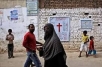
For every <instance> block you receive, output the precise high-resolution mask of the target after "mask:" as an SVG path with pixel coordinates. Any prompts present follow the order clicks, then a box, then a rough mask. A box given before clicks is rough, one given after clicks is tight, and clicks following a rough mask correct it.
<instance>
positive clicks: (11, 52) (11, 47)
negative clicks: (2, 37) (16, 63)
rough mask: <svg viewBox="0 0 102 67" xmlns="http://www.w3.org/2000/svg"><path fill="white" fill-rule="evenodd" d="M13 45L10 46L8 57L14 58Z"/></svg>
mask: <svg viewBox="0 0 102 67" xmlns="http://www.w3.org/2000/svg"><path fill="white" fill-rule="evenodd" d="M13 48H14V46H13V44H8V57H13Z"/></svg>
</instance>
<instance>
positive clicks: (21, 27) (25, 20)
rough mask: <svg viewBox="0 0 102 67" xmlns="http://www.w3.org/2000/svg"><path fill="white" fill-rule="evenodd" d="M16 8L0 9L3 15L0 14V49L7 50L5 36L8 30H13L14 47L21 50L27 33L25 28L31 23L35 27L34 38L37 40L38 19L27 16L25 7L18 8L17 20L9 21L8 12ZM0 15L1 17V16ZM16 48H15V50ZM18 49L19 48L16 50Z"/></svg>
mask: <svg viewBox="0 0 102 67" xmlns="http://www.w3.org/2000/svg"><path fill="white" fill-rule="evenodd" d="M14 9H16V8H9V9H1V11H3V14H0V17H1V18H2V22H1V23H2V25H0V48H3V49H5V50H6V49H7V48H6V46H7V42H6V40H5V37H6V35H7V34H8V29H12V30H13V34H14V37H15V39H14V45H15V49H20V48H22V47H21V46H22V40H23V36H24V34H25V33H26V32H27V31H28V29H27V26H28V25H29V24H30V23H32V24H34V25H35V32H34V33H35V36H36V39H37V40H38V31H37V30H38V23H37V22H38V17H37V16H27V12H26V11H27V9H26V7H22V8H19V11H20V13H19V12H18V13H19V15H18V20H13V21H11V20H10V11H11V10H14ZM1 15H2V16H1ZM19 46H20V47H19ZM16 47H17V48H16ZM18 47H19V48H18Z"/></svg>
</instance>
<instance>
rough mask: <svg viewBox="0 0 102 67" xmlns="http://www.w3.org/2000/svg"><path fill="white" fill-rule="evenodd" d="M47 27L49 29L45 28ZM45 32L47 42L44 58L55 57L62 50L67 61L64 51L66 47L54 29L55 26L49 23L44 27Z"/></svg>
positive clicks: (44, 47)
mask: <svg viewBox="0 0 102 67" xmlns="http://www.w3.org/2000/svg"><path fill="white" fill-rule="evenodd" d="M46 27H47V29H48V30H46V29H45V28H46ZM44 32H45V36H44V39H45V43H44V45H43V50H44V59H45V60H49V59H51V58H53V57H55V56H56V55H57V54H59V53H60V52H62V54H63V57H64V58H65V62H66V53H65V51H64V48H63V46H62V44H61V41H60V39H59V37H58V36H57V34H56V32H55V30H54V26H53V25H52V24H51V23H47V24H46V25H45V27H44Z"/></svg>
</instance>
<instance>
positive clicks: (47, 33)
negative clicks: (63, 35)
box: [44, 26, 53, 35]
mask: <svg viewBox="0 0 102 67" xmlns="http://www.w3.org/2000/svg"><path fill="white" fill-rule="evenodd" d="M44 32H45V34H46V35H50V34H52V32H53V29H52V28H50V27H48V26H45V27H44Z"/></svg>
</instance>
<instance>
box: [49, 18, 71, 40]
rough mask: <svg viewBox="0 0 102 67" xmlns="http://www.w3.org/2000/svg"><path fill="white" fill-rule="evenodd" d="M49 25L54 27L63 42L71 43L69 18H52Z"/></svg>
mask: <svg viewBox="0 0 102 67" xmlns="http://www.w3.org/2000/svg"><path fill="white" fill-rule="evenodd" d="M49 23H51V24H53V25H54V28H55V31H56V33H57V35H58V37H59V38H60V40H61V41H69V17H50V18H49Z"/></svg>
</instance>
